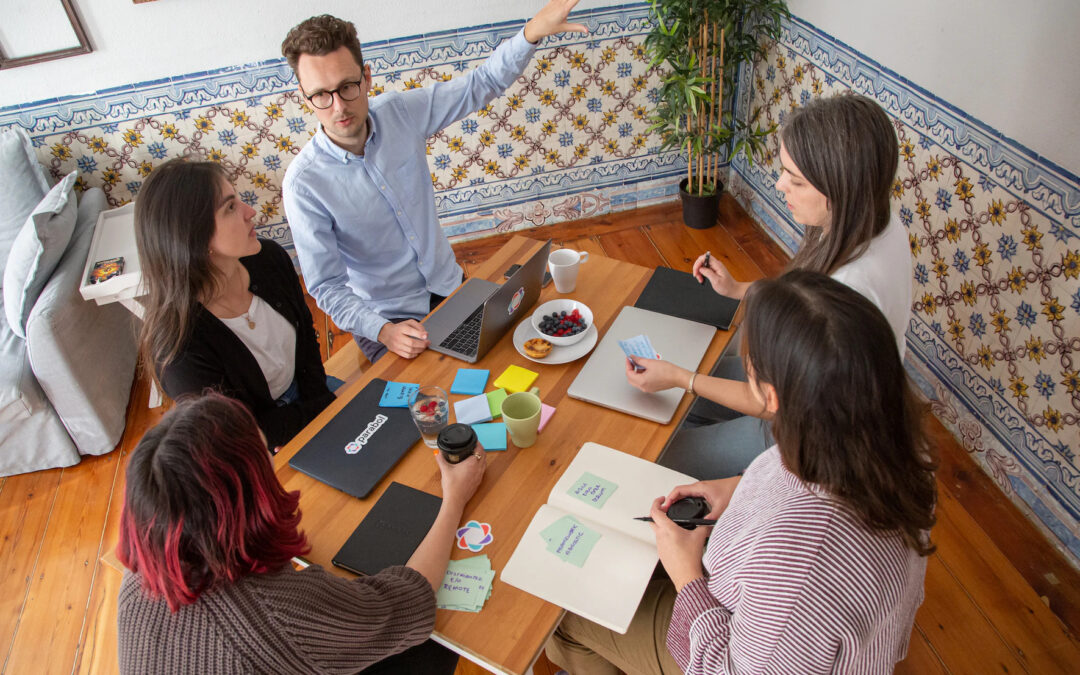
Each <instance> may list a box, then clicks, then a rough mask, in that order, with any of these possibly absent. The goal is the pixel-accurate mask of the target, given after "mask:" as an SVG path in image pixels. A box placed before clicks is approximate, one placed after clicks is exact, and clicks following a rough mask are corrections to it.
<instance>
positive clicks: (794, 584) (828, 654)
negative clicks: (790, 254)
mask: <svg viewBox="0 0 1080 675" xmlns="http://www.w3.org/2000/svg"><path fill="white" fill-rule="evenodd" d="M746 302H747V305H748V306H747V310H746V320H745V324H744V325H745V328H746V330H745V331H744V342H743V353H744V354H745V357H744V358H745V362H746V370H747V374H748V375H749V382H750V387H751V389H752V391H753V392H754V396H755V397H756V398H757V399H758V400H759V402H760V404H761V406H762V407H763V408H766V409H767V410H769V411H770V412H771V413H772V414H773V415H774V421H773V434H774V436H775V438H776V440H777V445H775V446H773V447H772V448H770V449H769V450H767V451H766V452H765V453H764V454H762V455H761V456H759V457H758V458H757V459H756V460H755V461H754V462H753V464H751V465H750V467H749V468H748V469H747V470H746V473H745V474H744V475H743V476H741V477H734V478H728V479H723V480H718V481H704V482H699V483H695V484H693V485H687V486H682V487H678V488H676V489H675V490H673V491H672V493H671V494H669V495H667V496H666V497H661V498H658V499H657V500H656V501H655V502H654V504H653V507H652V511H651V515H652V517H653V520H654V521H655V523H654V530H655V532H656V540H657V547H658V548H659V551H660V560H661V562H662V563H663V566H664V571H666V573H667V575H668V577H669V578H657V579H654V580H653V581H652V583H650V586H649V588H648V590H647V591H646V594H645V597H644V598H643V600H642V602H641V605H640V607H639V608H638V613H637V615H636V616H635V618H634V622H633V623H632V624H631V627H630V629H629V630H628V631H627V633H626V634H625V635H618V634H615V633H612V632H611V631H608V630H606V629H604V628H601V627H599V626H597V625H595V624H592V623H590V622H588V621H586V620H584V619H581V618H580V617H577V616H574V615H567V617H566V619H564V620H563V623H562V624H561V625H560V627H559V629H558V630H557V631H556V633H555V636H554V637H553V638H552V640H551V641H550V642H549V643H548V646H547V650H548V657H549V658H550V659H551V660H552V661H554V662H556V663H559V664H560V665H562V666H563V667H564V668H566V669H567V670H568V671H570V672H571V673H572V675H585V674H591V673H605V674H606V673H612V674H614V673H617V672H618V670H616V669H617V668H620V669H622V670H623V671H625V672H627V673H664V674H665V675H667V674H669V673H679V672H686V673H709V674H712V673H762V672H768V673H888V672H892V669H893V666H894V665H895V664H896V663H897V662H898V661H900V660H902V659H903V658H904V655H905V654H906V652H907V645H908V639H909V636H910V633H911V627H912V623H913V622H914V619H915V611H916V609H917V608H918V607H919V605H920V603H921V602H922V598H923V578H924V576H925V572H926V556H927V555H928V554H929V553H931V552H932V551H933V546H932V545H931V543H930V539H929V531H930V528H931V526H932V525H933V523H934V514H933V511H934V503H935V500H936V489H935V483H934V473H933V472H934V469H935V466H936V463H935V460H934V458H933V455H932V450H931V448H930V446H929V443H928V441H927V439H926V438H925V436H924V435H923V433H922V430H921V427H920V412H921V410H920V408H921V406H920V404H919V402H918V399H917V398H916V396H915V393H914V392H913V390H912V388H911V385H910V384H909V382H908V380H907V377H906V374H905V373H904V369H903V365H902V364H901V361H900V356H899V352H898V350H897V346H896V341H895V340H894V339H893V335H892V330H891V329H890V327H889V324H888V322H887V321H886V319H885V317H884V316H883V315H882V313H881V312H880V311H879V310H878V309H877V308H876V307H875V306H874V305H873V304H872V303H871V302H870V301H868V300H867V299H866V298H864V297H863V296H862V295H860V294H859V293H858V292H856V291H854V290H852V289H850V288H848V287H847V286H845V285H843V284H841V283H839V282H837V281H834V280H832V279H830V278H828V277H826V276H825V275H823V274H820V273H816V272H807V271H791V272H788V273H787V274H785V275H783V276H782V277H780V278H779V279H775V280H764V281H760V282H757V283H756V284H754V286H753V287H752V289H751V291H750V293H749V294H748V296H747V300H746ZM686 496H700V497H704V498H705V499H706V501H708V502H709V504H710V506H711V514H710V517H713V518H719V521H718V522H717V524H716V526H715V527H714V528H712V533H711V536H709V533H708V532H706V528H700V527H699V528H697V529H695V530H689V531H688V530H684V529H682V528H680V527H679V526H677V525H675V524H674V523H672V521H671V520H670V519H669V518H667V516H666V514H665V512H666V510H667V508H668V506H669V505H670V504H671V503H672V502H673V501H675V500H677V499H680V498H682V497H686ZM707 536H708V537H709V539H708V546H707V547H706V537H707ZM703 551H704V553H703Z"/></svg>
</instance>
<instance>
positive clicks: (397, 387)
mask: <svg viewBox="0 0 1080 675" xmlns="http://www.w3.org/2000/svg"><path fill="white" fill-rule="evenodd" d="M419 388H420V385H418V384H410V383H408V382H387V383H386V388H385V389H383V392H382V398H380V399H379V406H380V407H382V408H408V407H409V399H410V398H412V395H413V394H415V393H416V390H417V389H419Z"/></svg>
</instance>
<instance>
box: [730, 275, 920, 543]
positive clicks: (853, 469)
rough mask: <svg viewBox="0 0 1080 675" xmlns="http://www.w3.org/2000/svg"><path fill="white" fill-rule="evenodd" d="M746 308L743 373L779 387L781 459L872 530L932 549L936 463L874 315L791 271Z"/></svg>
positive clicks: (834, 287) (840, 287) (852, 297)
mask: <svg viewBox="0 0 1080 675" xmlns="http://www.w3.org/2000/svg"><path fill="white" fill-rule="evenodd" d="M745 316H746V319H745V322H744V326H745V337H744V343H743V347H744V351H743V353H744V354H746V356H747V358H748V359H749V364H748V369H747V372H750V368H752V369H753V374H754V377H755V379H756V380H757V381H758V382H759V383H766V384H770V385H772V386H773V387H774V388H775V390H776V396H777V400H778V405H777V408H778V409H777V412H776V415H775V417H774V419H773V435H774V437H775V438H776V442H777V445H778V446H779V447H780V456H781V457H782V459H783V462H784V465H785V466H786V467H787V468H788V470H790V471H791V472H792V473H794V474H795V475H796V476H798V477H799V478H801V479H802V480H805V481H807V482H810V483H814V484H817V485H819V486H821V487H822V488H824V489H825V490H826V491H827V492H828V493H830V494H831V495H833V496H835V497H837V498H839V499H840V500H841V501H843V502H844V503H846V504H847V505H848V506H849V507H850V508H851V509H852V510H853V511H854V512H855V513H857V514H858V515H859V516H860V517H861V518H862V519H863V521H864V522H865V523H866V524H867V526H869V527H871V528H872V529H876V530H882V531H898V532H899V533H900V534H901V535H902V536H903V539H904V542H905V543H906V544H907V545H908V546H909V547H910V548H911V549H912V550H914V551H916V552H918V553H919V554H920V555H929V554H930V553H931V552H933V550H934V547H933V545H932V544H931V543H930V538H929V531H930V528H931V527H932V526H933V524H934V505H935V502H936V499H937V487H936V484H935V482H934V470H935V469H936V468H937V461H936V457H935V454H934V451H933V448H932V446H931V444H930V443H929V441H928V439H927V437H926V435H925V434H924V432H923V429H922V412H923V408H924V406H923V404H922V403H921V402H920V401H919V399H918V398H917V397H916V395H915V392H914V390H913V388H912V386H911V384H910V382H909V381H908V377H907V373H906V372H905V371H904V366H903V363H902V362H901V360H900V352H899V350H898V348H897V346H896V340H895V338H894V337H893V334H892V329H891V328H890V327H889V322H888V321H887V320H886V319H885V317H884V315H882V313H881V311H880V310H878V308H877V307H875V306H874V304H873V303H871V302H870V301H869V300H867V299H866V298H865V297H863V296H862V295H861V294H860V293H858V292H857V291H854V290H852V289H851V288H849V287H848V286H845V285H844V284H842V283H840V282H838V281H835V280H833V279H831V278H829V277H827V276H825V275H824V274H821V273H819V272H811V271H807V270H792V271H789V272H787V273H785V274H784V275H782V276H781V277H779V278H777V279H771V280H762V281H758V282H756V283H754V285H753V286H751V287H750V291H749V292H748V293H747V296H746V314H745Z"/></svg>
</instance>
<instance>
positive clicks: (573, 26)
mask: <svg viewBox="0 0 1080 675" xmlns="http://www.w3.org/2000/svg"><path fill="white" fill-rule="evenodd" d="M577 4H578V0H550V2H548V4H546V5H544V7H543V9H541V10H540V11H539V12H537V13H536V16H534V17H533V18H531V19H529V22H528V23H527V24H525V39H526V40H528V41H529V42H531V43H533V44H536V43H538V42H540V41H541V40H543V39H544V38H546V37H547V36H549V35H555V34H557V33H585V34H588V33H589V29H588V28H586V27H585V26H584V25H582V24H580V23H566V16H567V15H568V14H569V13H570V12H571V11H572V10H573V9H574V6H575V5H577Z"/></svg>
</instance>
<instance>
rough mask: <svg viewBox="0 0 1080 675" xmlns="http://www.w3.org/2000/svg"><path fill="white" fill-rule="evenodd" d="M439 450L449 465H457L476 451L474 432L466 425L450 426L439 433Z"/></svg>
mask: <svg viewBox="0 0 1080 675" xmlns="http://www.w3.org/2000/svg"><path fill="white" fill-rule="evenodd" d="M438 445H439V450H440V451H441V452H442V456H443V458H444V459H445V460H446V461H447V462H449V463H450V464H457V463H459V462H463V461H465V460H466V459H468V458H469V455H471V454H473V450H475V449H476V432H475V431H473V428H472V427H470V426H469V425H468V424H451V425H448V426H445V427H443V429H442V431H440V432H439V439H438Z"/></svg>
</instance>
